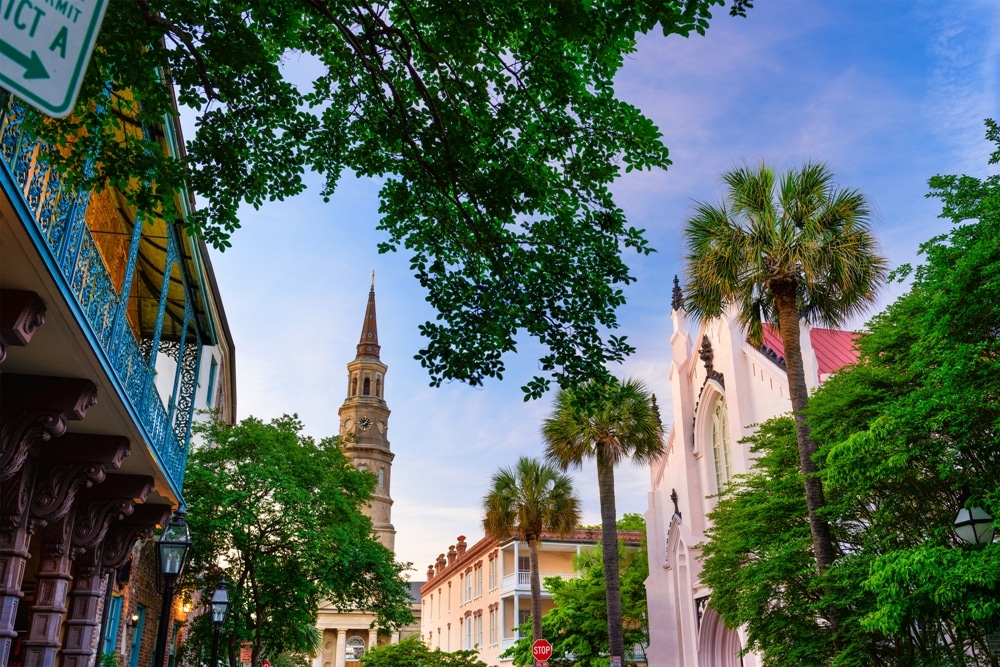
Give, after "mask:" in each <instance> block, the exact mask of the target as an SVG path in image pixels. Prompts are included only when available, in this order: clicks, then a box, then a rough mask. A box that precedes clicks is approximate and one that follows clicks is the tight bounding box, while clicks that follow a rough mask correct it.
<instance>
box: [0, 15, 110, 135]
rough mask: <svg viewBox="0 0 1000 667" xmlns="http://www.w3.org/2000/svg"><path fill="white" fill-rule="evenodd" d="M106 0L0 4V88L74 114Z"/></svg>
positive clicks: (58, 113) (59, 113)
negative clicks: (74, 106)
mask: <svg viewBox="0 0 1000 667" xmlns="http://www.w3.org/2000/svg"><path fill="white" fill-rule="evenodd" d="M107 7H108V3H107V0H0V85H2V86H3V87H4V88H7V89H8V90H12V91H14V92H15V93H17V95H18V96H19V97H22V98H23V99H24V100H25V101H27V102H29V103H30V104H32V105H33V106H35V107H38V108H39V109H40V110H41V111H43V112H44V113H46V114H48V115H50V116H54V117H56V118H62V117H63V116H66V115H68V114H69V112H70V111H72V110H73V104H74V103H75V102H76V96H77V93H79V92H80V84H81V83H82V82H83V75H84V73H85V72H86V71H87V62H88V61H89V60H90V52H91V51H92V50H93V48H94V42H95V41H97V32H98V31H99V30H100V28H101V20H102V19H103V18H104V11H105V10H106V9H107Z"/></svg>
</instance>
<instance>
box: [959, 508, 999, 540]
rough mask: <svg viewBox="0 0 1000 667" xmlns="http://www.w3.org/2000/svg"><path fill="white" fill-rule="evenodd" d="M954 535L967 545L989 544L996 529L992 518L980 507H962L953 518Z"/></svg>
mask: <svg viewBox="0 0 1000 667" xmlns="http://www.w3.org/2000/svg"><path fill="white" fill-rule="evenodd" d="M954 525H955V534H956V535H958V536H959V537H960V538H962V541H964V542H966V543H968V544H989V543H990V542H992V541H993V535H994V533H995V532H996V529H995V528H994V527H993V517H991V516H990V515H989V513H988V512H987V511H986V510H984V509H983V508H982V507H971V508H969V507H963V508H962V509H960V510H958V516H956V517H955V524H954Z"/></svg>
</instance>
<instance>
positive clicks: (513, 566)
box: [420, 530, 641, 667]
mask: <svg viewBox="0 0 1000 667" xmlns="http://www.w3.org/2000/svg"><path fill="white" fill-rule="evenodd" d="M619 537H620V538H621V539H624V540H625V542H626V544H629V545H630V546H638V545H639V541H640V539H641V533H639V532H635V531H619ZM600 538H601V531H600V530H577V531H574V532H573V533H572V534H570V535H569V536H567V537H562V538H560V537H555V536H551V535H546V536H544V537H543V538H542V542H541V545H540V548H539V551H538V569H539V572H540V575H541V579H542V582H543V586H542V614H543V615H544V614H545V613H546V612H548V611H549V610H550V609H552V606H553V603H552V595H551V594H550V593H549V592H548V591H546V590H545V587H544V581H545V578H546V577H555V576H558V577H563V578H564V579H570V578H574V577H576V576H577V573H576V572H575V571H574V569H573V558H574V557H575V556H576V555H577V554H578V553H580V552H581V551H583V550H589V549H593V548H595V546H596V545H597V542H598V541H599V540H600ZM420 604H421V616H420V636H421V638H422V639H423V641H424V642H425V643H426V644H427V645H428V646H430V647H431V648H432V649H435V648H439V649H441V650H442V651H458V650H461V649H472V650H476V651H478V652H479V659H480V660H482V661H483V662H485V663H486V664H487V665H489V666H490V667H493V666H496V665H500V664H501V663H505V664H510V662H511V661H510V659H504V660H501V659H500V657H499V656H500V654H501V653H503V652H504V651H506V650H507V649H508V648H510V647H512V646H513V645H514V643H515V642H516V641H517V639H518V632H517V628H518V626H520V625H521V624H522V623H524V622H526V621H527V620H529V619H530V618H531V582H530V577H529V566H528V545H527V544H526V543H525V542H521V541H519V540H516V539H509V540H507V541H506V542H503V543H502V544H501V543H499V542H497V541H496V540H493V539H491V538H489V537H484V538H483V539H481V540H479V541H478V542H476V543H475V544H474V545H472V547H469V546H468V545H467V543H466V541H465V536H464V535H460V536H459V537H458V539H457V541H456V543H455V544H454V545H452V546H449V547H448V552H447V553H443V554H440V555H439V556H438V557H437V560H436V561H435V562H434V563H433V564H431V565H430V566H429V567H428V568H427V583H425V584H424V585H423V587H422V588H421V589H420Z"/></svg>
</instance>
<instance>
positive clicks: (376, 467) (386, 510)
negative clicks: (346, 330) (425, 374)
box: [339, 271, 396, 549]
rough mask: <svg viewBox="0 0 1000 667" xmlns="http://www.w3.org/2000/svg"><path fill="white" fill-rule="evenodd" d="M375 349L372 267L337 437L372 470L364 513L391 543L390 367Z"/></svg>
mask: <svg viewBox="0 0 1000 667" xmlns="http://www.w3.org/2000/svg"><path fill="white" fill-rule="evenodd" d="M379 352H380V347H379V344H378V324H377V322H376V319H375V273H374V271H373V272H372V286H371V289H370V290H369V291H368V307H367V308H366V309H365V321H364V324H363V325H362V327H361V341H360V342H359V343H358V348H357V356H356V357H355V358H354V360H353V361H351V362H349V363H348V364H347V398H346V399H345V400H344V403H343V405H341V406H340V410H339V415H340V437H341V439H342V442H343V445H342V447H343V451H344V453H345V454H346V455H347V456H348V458H350V459H351V461H352V463H353V464H354V465H355V466H356V467H357V468H359V469H361V470H367V471H368V472H370V473H372V474H373V475H375V476H376V480H377V481H376V485H375V490H374V491H373V493H372V498H371V500H370V501H369V503H368V506H367V507H366V508H365V513H366V514H367V515H368V516H369V517H370V518H371V520H372V526H373V527H374V529H375V533H376V534H377V535H378V537H379V540H380V541H381V542H382V544H384V545H385V546H387V547H388V548H390V549H392V548H393V546H394V543H395V535H396V529H395V528H393V526H392V496H391V495H390V488H391V482H392V459H393V458H394V454H393V453H392V450H391V449H390V447H389V437H388V433H389V413H390V410H389V406H388V405H386V402H385V393H384V392H385V386H384V382H385V373H386V371H387V370H389V367H388V366H386V365H385V364H384V363H382V360H381V359H380V358H379Z"/></svg>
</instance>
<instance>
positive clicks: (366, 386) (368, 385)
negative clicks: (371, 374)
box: [361, 378, 372, 396]
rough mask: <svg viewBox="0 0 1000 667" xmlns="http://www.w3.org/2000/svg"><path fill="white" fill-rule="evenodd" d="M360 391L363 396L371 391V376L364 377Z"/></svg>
mask: <svg viewBox="0 0 1000 667" xmlns="http://www.w3.org/2000/svg"><path fill="white" fill-rule="evenodd" d="M361 393H362V394H364V395H365V396H368V395H370V394H371V393H372V379H371V378H365V384H364V385H363V389H362V390H361Z"/></svg>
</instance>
